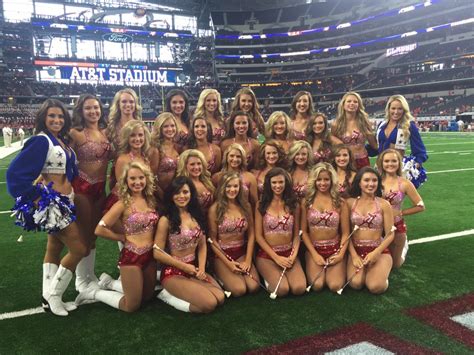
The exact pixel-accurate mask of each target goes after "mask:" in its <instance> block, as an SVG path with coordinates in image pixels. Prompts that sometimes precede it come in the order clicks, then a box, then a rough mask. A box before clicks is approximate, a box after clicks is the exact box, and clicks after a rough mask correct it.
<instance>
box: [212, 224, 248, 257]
mask: <svg viewBox="0 0 474 355" xmlns="http://www.w3.org/2000/svg"><path fill="white" fill-rule="evenodd" d="M247 229H248V222H247V219H246V218H245V217H238V218H228V217H225V216H224V219H223V220H222V223H220V224H219V226H218V229H217V233H218V241H219V245H220V247H221V249H222V250H223V251H224V252H225V253H226V254H227V255H229V256H230V257H231V258H232V260H237V259H239V258H240V257H241V256H243V255H245V253H246V248H245V246H246V239H245V232H247ZM237 238H239V239H237Z"/></svg>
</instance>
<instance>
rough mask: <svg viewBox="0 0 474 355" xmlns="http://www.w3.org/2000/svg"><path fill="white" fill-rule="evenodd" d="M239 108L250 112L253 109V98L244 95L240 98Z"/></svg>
mask: <svg viewBox="0 0 474 355" xmlns="http://www.w3.org/2000/svg"><path fill="white" fill-rule="evenodd" d="M239 107H240V109H241V110H242V111H244V112H250V111H251V110H252V107H253V100H252V96H250V95H248V94H242V95H240V98H239Z"/></svg>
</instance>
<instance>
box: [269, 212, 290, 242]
mask: <svg viewBox="0 0 474 355" xmlns="http://www.w3.org/2000/svg"><path fill="white" fill-rule="evenodd" d="M294 222H295V218H294V217H293V215H292V214H289V213H287V214H284V215H283V216H273V215H271V214H270V213H268V212H267V213H265V215H264V216H263V233H264V234H265V235H266V236H269V235H272V234H283V235H287V236H289V237H291V236H292V234H293V224H294Z"/></svg>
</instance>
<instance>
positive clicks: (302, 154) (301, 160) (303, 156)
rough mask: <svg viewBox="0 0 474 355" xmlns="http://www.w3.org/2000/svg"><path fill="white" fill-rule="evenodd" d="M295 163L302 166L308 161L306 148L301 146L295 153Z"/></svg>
mask: <svg viewBox="0 0 474 355" xmlns="http://www.w3.org/2000/svg"><path fill="white" fill-rule="evenodd" d="M294 160H295V163H296V165H299V166H303V165H306V163H307V162H308V148H306V147H303V148H301V149H300V150H299V151H298V153H296V155H295V159H294Z"/></svg>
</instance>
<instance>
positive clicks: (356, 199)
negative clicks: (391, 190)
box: [347, 167, 394, 293]
mask: <svg viewBox="0 0 474 355" xmlns="http://www.w3.org/2000/svg"><path fill="white" fill-rule="evenodd" d="M381 196H382V180H381V178H380V175H379V174H378V173H377V172H376V171H375V170H374V169H372V168H370V167H364V168H362V169H361V170H359V171H358V172H357V175H356V177H355V178H354V182H353V184H352V188H351V197H352V198H350V199H348V201H347V202H348V205H349V208H350V209H351V222H352V226H353V227H355V226H358V227H359V229H358V230H357V231H356V232H355V233H354V236H353V237H352V241H351V243H350V244H349V251H350V255H349V260H348V261H347V277H348V278H349V280H351V281H350V286H351V287H352V288H355V289H361V288H362V287H364V286H366V287H367V288H368V290H369V291H370V292H372V293H383V292H385V290H386V289H387V288H388V275H389V274H390V270H391V269H392V257H391V256H390V251H389V250H388V246H389V245H390V244H391V243H392V241H393V238H394V234H393V228H394V227H393V213H392V208H391V206H390V204H389V203H388V202H387V201H385V200H384V199H382V198H381ZM384 235H385V237H384V238H382V237H383V236H384Z"/></svg>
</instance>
